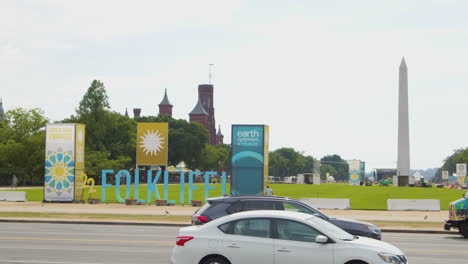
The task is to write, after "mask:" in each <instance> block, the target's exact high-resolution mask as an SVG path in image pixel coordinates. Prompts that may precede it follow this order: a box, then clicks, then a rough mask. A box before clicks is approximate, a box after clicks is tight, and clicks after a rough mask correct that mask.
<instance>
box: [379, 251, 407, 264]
mask: <svg viewBox="0 0 468 264" xmlns="http://www.w3.org/2000/svg"><path fill="white" fill-rule="evenodd" d="M378 255H379V257H380V258H381V259H382V260H383V261H385V262H387V263H393V264H405V262H403V260H402V259H401V258H400V257H399V256H397V255H393V254H389V253H379V254H378Z"/></svg>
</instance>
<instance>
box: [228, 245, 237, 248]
mask: <svg viewBox="0 0 468 264" xmlns="http://www.w3.org/2000/svg"><path fill="white" fill-rule="evenodd" d="M227 247H228V248H240V247H239V246H238V245H236V244H232V245H229V246H227Z"/></svg>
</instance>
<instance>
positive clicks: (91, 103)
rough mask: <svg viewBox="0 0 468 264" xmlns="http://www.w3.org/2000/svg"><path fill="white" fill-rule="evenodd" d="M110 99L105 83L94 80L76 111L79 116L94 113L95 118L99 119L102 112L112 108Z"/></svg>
mask: <svg viewBox="0 0 468 264" xmlns="http://www.w3.org/2000/svg"><path fill="white" fill-rule="evenodd" d="M108 100H109V97H108V96H107V92H106V88H105V87H104V84H103V83H102V82H101V81H98V80H94V81H93V82H92V83H91V86H90V87H89V88H88V90H87V91H86V93H85V95H84V96H83V99H81V102H80V105H79V106H78V109H76V113H77V114H78V116H84V115H94V117H95V119H99V118H100V117H101V116H100V115H101V114H102V113H104V112H105V111H108V110H110V106H109V101H108Z"/></svg>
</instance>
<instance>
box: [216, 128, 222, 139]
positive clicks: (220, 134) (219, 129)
mask: <svg viewBox="0 0 468 264" xmlns="http://www.w3.org/2000/svg"><path fill="white" fill-rule="evenodd" d="M216 136H221V137H224V135H223V133H221V125H220V126H219V128H218V133H216Z"/></svg>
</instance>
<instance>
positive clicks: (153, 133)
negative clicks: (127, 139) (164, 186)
mask: <svg viewBox="0 0 468 264" xmlns="http://www.w3.org/2000/svg"><path fill="white" fill-rule="evenodd" d="M168 133H169V125H168V123H138V125H137V147H136V164H137V165H152V166H157V165H159V166H167V150H168V141H169V136H168Z"/></svg>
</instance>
